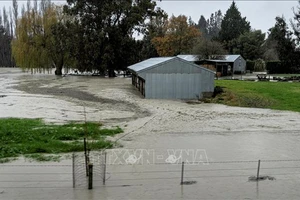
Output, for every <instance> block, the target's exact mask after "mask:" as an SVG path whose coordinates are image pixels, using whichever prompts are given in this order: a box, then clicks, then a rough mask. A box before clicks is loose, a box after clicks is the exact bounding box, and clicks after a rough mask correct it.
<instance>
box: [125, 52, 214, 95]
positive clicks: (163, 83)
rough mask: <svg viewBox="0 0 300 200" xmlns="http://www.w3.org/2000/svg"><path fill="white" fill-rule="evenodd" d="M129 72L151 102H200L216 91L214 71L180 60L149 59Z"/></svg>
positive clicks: (174, 58) (134, 66)
mask: <svg viewBox="0 0 300 200" xmlns="http://www.w3.org/2000/svg"><path fill="white" fill-rule="evenodd" d="M128 70H129V71H130V72H131V73H132V84H133V85H134V86H135V87H136V88H138V90H139V91H140V92H141V93H142V95H144V96H145V98H148V99H198V98H201V97H202V96H203V95H207V94H212V92H213V91H214V77H215V72H214V71H211V70H209V69H206V68H204V67H201V66H198V65H196V64H193V63H191V62H188V61H186V60H184V59H181V58H178V57H158V58H150V59H148V60H145V61H142V62H139V63H136V64H134V65H131V66H129V67H128Z"/></svg>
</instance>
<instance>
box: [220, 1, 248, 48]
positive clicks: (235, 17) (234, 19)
mask: <svg viewBox="0 0 300 200" xmlns="http://www.w3.org/2000/svg"><path fill="white" fill-rule="evenodd" d="M249 31H250V23H249V22H247V20H246V17H244V18H243V17H242V16H241V13H240V11H239V10H238V8H237V7H236V4H235V2H234V1H233V2H232V4H231V6H230V8H229V9H228V10H227V11H226V14H225V16H224V19H223V21H222V24H221V31H220V32H219V40H220V41H221V42H222V43H223V44H224V45H225V48H226V49H227V50H228V51H229V53H233V49H234V47H236V46H235V45H236V43H235V42H233V40H235V39H237V38H238V37H239V36H240V35H241V34H243V33H246V32H249Z"/></svg>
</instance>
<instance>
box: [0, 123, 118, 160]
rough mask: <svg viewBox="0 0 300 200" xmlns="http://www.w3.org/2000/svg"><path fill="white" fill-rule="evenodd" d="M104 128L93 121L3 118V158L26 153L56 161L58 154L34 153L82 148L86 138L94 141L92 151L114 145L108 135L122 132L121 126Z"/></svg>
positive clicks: (0, 152) (0, 153)
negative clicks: (49, 122) (51, 121)
mask: <svg viewBox="0 0 300 200" xmlns="http://www.w3.org/2000/svg"><path fill="white" fill-rule="evenodd" d="M101 127H102V124H100V123H93V122H87V123H85V124H79V123H69V124H65V125H54V124H45V123H44V122H43V121H42V120H41V119H19V118H3V119H0V139H1V140H0V160H2V162H3V160H6V158H10V157H17V156H19V155H26V154H28V155H27V157H30V158H32V159H35V160H40V161H47V160H55V159H56V158H57V157H55V156H52V157H51V156H50V157H49V156H45V155H35V154H36V153H46V154H56V153H67V152H74V151H83V138H84V137H87V138H88V139H91V140H93V142H92V143H91V144H90V145H89V148H90V149H91V150H96V149H103V148H111V147H112V146H113V144H112V143H111V142H110V141H107V140H105V137H106V136H113V135H115V134H118V133H121V132H123V131H122V129H121V128H119V127H116V128H113V129H103V128H101ZM0 162H1V161H0Z"/></svg>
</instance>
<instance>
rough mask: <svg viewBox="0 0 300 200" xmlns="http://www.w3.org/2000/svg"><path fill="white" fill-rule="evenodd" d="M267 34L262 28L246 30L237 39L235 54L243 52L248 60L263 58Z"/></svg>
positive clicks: (243, 55)
mask: <svg viewBox="0 0 300 200" xmlns="http://www.w3.org/2000/svg"><path fill="white" fill-rule="evenodd" d="M264 42H265V34H264V33H262V32H261V30H253V31H250V32H246V33H244V34H242V35H240V36H239V38H238V39H237V46H236V48H234V49H233V52H234V53H235V54H241V55H242V57H243V58H245V59H247V60H256V59H259V58H262V54H263V53H264V52H263V47H262V45H263V44H264Z"/></svg>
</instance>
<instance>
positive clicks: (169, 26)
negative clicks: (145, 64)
mask: <svg viewBox="0 0 300 200" xmlns="http://www.w3.org/2000/svg"><path fill="white" fill-rule="evenodd" d="M200 35H201V34H200V31H199V30H198V29H197V28H196V27H195V26H193V25H190V24H188V22H187V17H186V16H184V15H179V16H178V17H175V16H174V15H173V16H172V17H171V18H170V19H169V20H168V21H167V22H166V23H165V25H164V28H163V36H158V37H154V38H153V39H152V40H151V42H152V43H153V45H154V46H155V48H156V50H157V52H158V54H159V55H160V56H175V55H178V54H183V53H189V52H190V51H191V49H192V48H193V43H194V41H195V40H196V39H197V38H199V36H200Z"/></svg>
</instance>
